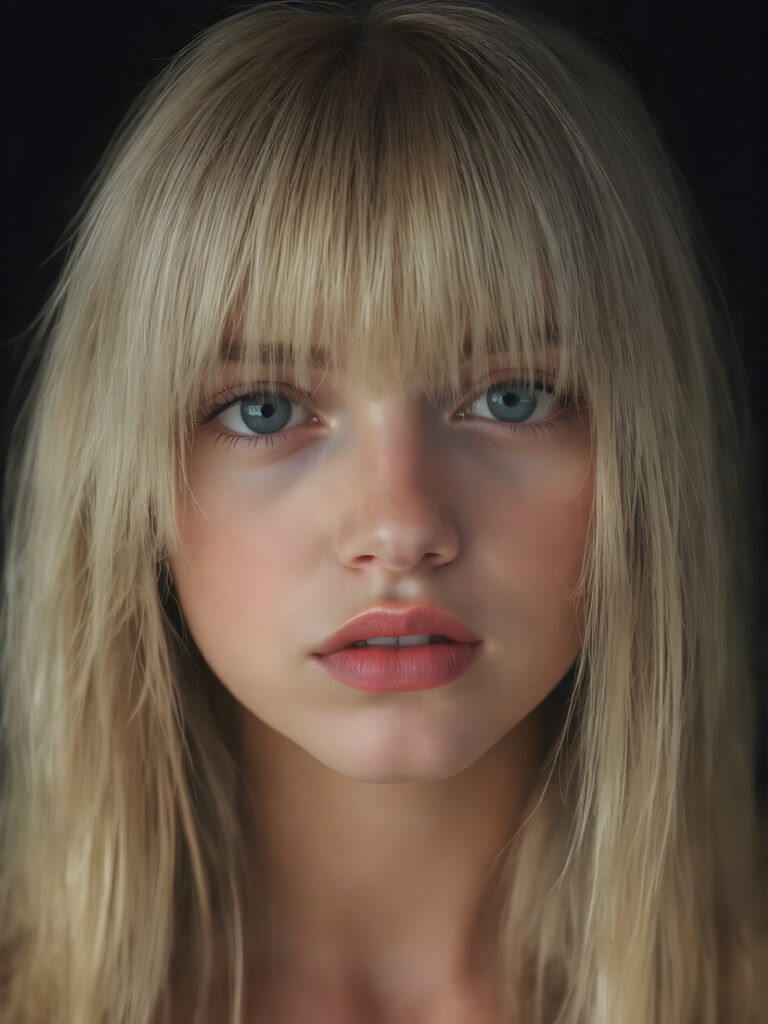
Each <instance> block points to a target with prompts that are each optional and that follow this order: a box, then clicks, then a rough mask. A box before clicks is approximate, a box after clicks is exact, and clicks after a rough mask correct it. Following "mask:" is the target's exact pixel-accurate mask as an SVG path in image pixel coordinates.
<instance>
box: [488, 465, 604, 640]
mask: <svg viewBox="0 0 768 1024" xmlns="http://www.w3.org/2000/svg"><path fill="white" fill-rule="evenodd" d="M566 454H568V455H569V457H567V458H566V457H562V458H558V459H556V460H554V459H553V460H552V461H551V462H549V463H548V462H547V460H541V461H540V462H539V463H537V464H535V465H534V464H532V466H531V468H530V471H528V472H522V473H520V474H519V475H517V476H516V478H515V480H514V482H513V483H510V484H509V485H508V487H507V493H505V494H501V495H500V499H501V500H499V501H497V502H496V503H495V505H494V508H495V511H494V512H493V521H492V523H491V524H490V528H489V535H492V536H495V537H497V538H498V544H497V545H493V551H492V552H491V551H489V555H493V557H492V558H488V559H487V560H486V569H487V571H489V572H491V573H493V572H494V570H495V575H497V576H499V575H500V576H501V577H503V578H504V580H506V583H505V585H502V583H501V581H499V586H500V588H501V592H506V593H508V594H509V597H510V602H511V603H512V604H513V605H514V608H510V609H509V610H510V613H511V614H513V615H514V617H517V618H520V619H521V620H526V619H527V624H528V627H529V628H530V629H536V630H553V629H555V628H557V627H559V626H562V625H563V624H565V625H566V626H568V624H570V622H571V620H572V619H573V616H574V614H576V615H577V617H578V618H579V620H580V619H581V607H580V604H579V605H577V602H576V599H575V598H574V595H573V591H574V589H575V587H576V585H577V583H578V581H579V578H580V574H581V570H582V565H583V561H584V557H585V553H586V551H587V549H588V545H589V532H590V514H591V509H592V495H593V486H594V480H593V472H592V464H591V460H590V459H589V457H588V452H587V451H583V452H571V453H566ZM553 635H554V634H553ZM560 635H562V632H560Z"/></svg>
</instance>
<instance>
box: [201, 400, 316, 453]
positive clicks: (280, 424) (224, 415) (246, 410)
mask: <svg viewBox="0 0 768 1024" xmlns="http://www.w3.org/2000/svg"><path fill="white" fill-rule="evenodd" d="M294 408H298V409H300V410H302V411H303V412H304V413H306V416H307V420H308V419H311V418H312V417H311V414H310V412H309V410H308V408H307V406H306V405H305V404H304V402H302V401H300V400H298V399H297V398H292V397H290V396H289V394H288V392H287V391H277V390H274V391H271V390H263V391H259V390H257V389H249V390H248V391H241V392H239V393H237V392H236V393H232V394H229V395H227V396H225V400H224V401H222V402H220V403H219V404H218V405H216V407H215V408H214V409H212V410H211V411H210V412H209V413H208V414H207V415H205V417H204V418H203V420H202V422H203V423H210V422H211V421H212V420H216V419H218V420H219V422H220V423H221V424H222V426H224V427H226V429H227V430H228V431H230V432H231V433H229V434H223V433H219V434H218V435H217V437H216V440H217V441H219V440H221V441H223V442H224V443H225V444H227V445H228V446H232V445H237V444H238V443H239V442H240V441H245V442H246V443H247V444H250V445H251V446H252V447H256V446H258V445H259V444H263V445H266V447H268V448H271V447H273V446H274V444H275V440H276V439H277V440H278V443H283V441H284V440H285V437H284V434H285V432H286V431H287V428H288V427H289V426H291V427H295V426H301V425H303V424H302V423H292V422H291V420H292V417H293V410H294ZM307 420H304V421H303V422H307ZM243 430H246V431H250V433H251V435H252V436H248V435H247V434H244V433H242V431H243Z"/></svg>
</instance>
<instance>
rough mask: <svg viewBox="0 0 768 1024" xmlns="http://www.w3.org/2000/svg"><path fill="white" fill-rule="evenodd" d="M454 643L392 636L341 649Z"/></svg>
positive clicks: (440, 638)
mask: <svg viewBox="0 0 768 1024" xmlns="http://www.w3.org/2000/svg"><path fill="white" fill-rule="evenodd" d="M455 642H456V641H455V640H451V639H450V637H447V636H438V635H431V636H430V635H424V636H393V637H382V638H381V639H375V638H372V639H370V640H355V641H354V643H351V644H349V645H348V646H347V647H342V650H344V651H350V650H353V649H354V648H360V647H395V648H399V647H424V646H426V645H427V644H452V643H455Z"/></svg>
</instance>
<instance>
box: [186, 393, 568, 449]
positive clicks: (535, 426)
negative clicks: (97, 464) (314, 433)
mask: <svg viewBox="0 0 768 1024" xmlns="http://www.w3.org/2000/svg"><path fill="white" fill-rule="evenodd" d="M504 384H506V385H508V386H510V385H511V386H512V387H526V386H527V385H526V384H525V383H524V382H523V381H518V380H514V379H509V380H508V379H507V378H505V377H501V378H498V379H493V378H489V379H487V380H486V381H485V382H484V383H483V384H482V386H480V387H478V389H477V390H476V391H475V392H473V393H472V394H471V395H470V397H469V399H468V400H467V401H466V402H465V403H464V404H463V405H462V407H461V408H460V409H459V410H457V415H459V416H461V419H462V421H463V419H464V417H465V416H471V414H470V412H469V410H470V409H471V407H472V406H473V405H474V404H475V402H476V401H477V400H478V399H479V398H481V397H482V396H483V394H484V393H485V392H486V391H488V390H489V389H491V388H493V387H494V386H496V387H498V386H501V385H504ZM534 390H542V391H546V393H547V394H550V395H551V394H552V392H553V388H552V387H551V386H549V385H548V384H547V382H546V381H545V380H542V379H539V380H535V381H534ZM264 393H266V392H262V391H260V390H259V384H255V385H254V384H251V385H249V386H248V387H245V388H232V389H230V390H229V391H226V392H225V393H224V394H223V395H222V396H221V398H220V400H219V401H217V403H216V404H215V405H214V406H213V407H209V408H208V409H207V410H206V411H204V412H203V413H202V415H201V417H200V421H199V422H200V423H201V424H207V423H210V422H211V421H212V420H214V419H215V418H216V417H217V416H218V415H219V414H220V413H222V412H224V410H225V409H229V408H231V407H232V406H233V405H235V404H236V403H237V402H239V401H242V399H244V398H249V397H255V396H256V395H261V394H264ZM270 393H272V394H278V395H283V396H284V397H286V398H288V399H290V400H291V401H292V402H293V403H295V404H296V405H298V406H300V407H301V408H302V409H303V410H304V411H305V412H307V413H309V414H310V416H312V417H313V418H315V419H316V418H317V417H315V416H314V413H312V410H311V409H310V408H309V406H308V405H307V403H306V402H305V401H304V400H303V399H302V398H299V397H298V393H297V392H294V391H293V389H292V388H290V387H289V386H288V385H286V384H279V385H278V386H277V387H276V388H275V390H274V391H272V392H270ZM578 403H579V396H577V395H574V394H573V393H571V392H566V393H565V394H564V395H563V397H562V398H561V400H560V411H559V413H557V414H556V415H557V418H556V419H555V420H550V421H549V422H547V421H545V422H543V423H528V424H525V423H517V424H515V423H503V422H502V421H501V420H485V419H484V418H483V419H482V422H488V423H491V424H493V425H494V426H496V427H500V428H502V429H504V428H507V429H509V430H511V431H513V432H514V433H526V434H545V433H548V434H554V433H556V432H557V431H558V430H559V429H560V428H561V426H562V420H563V419H564V418H565V415H567V413H568V412H573V411H575V410H576V409H577V408H580V407H581V406H580V405H579V404H578ZM564 414H565V415H564ZM477 418H478V419H480V417H477ZM301 425H302V426H308V425H309V424H301ZM291 429H293V428H291V427H284V428H283V429H282V430H278V431H276V432H275V433H274V434H264V435H261V436H259V435H254V436H252V437H249V436H248V435H247V434H242V435H239V436H238V435H237V434H225V433H223V432H222V431H218V430H217V431H216V437H215V439H214V443H215V444H218V443H219V442H221V443H222V444H225V445H226V446H227V448H228V449H230V448H234V447H237V445H239V444H240V443H242V442H244V443H245V444H246V445H248V446H249V447H250V448H258V447H260V446H264V447H265V448H273V447H274V445H275V441H276V440H278V439H279V440H278V444H284V443H285V437H284V435H285V434H287V433H288V432H289V431H290V430H291Z"/></svg>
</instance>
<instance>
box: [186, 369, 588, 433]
mask: <svg viewBox="0 0 768 1024" xmlns="http://www.w3.org/2000/svg"><path fill="white" fill-rule="evenodd" d="M483 403H485V406H486V408H487V409H488V410H490V414H491V415H490V416H485V415H483V412H482V406H483ZM573 408H575V400H574V399H572V398H571V396H569V395H567V396H566V397H565V399H561V400H560V402H559V403H558V402H557V401H556V400H555V398H554V395H553V389H552V387H551V386H550V385H548V384H546V383H545V382H543V381H536V382H535V383H534V385H533V387H530V386H529V385H527V384H524V383H522V382H521V381H518V380H501V381H498V382H497V383H491V384H490V385H489V384H488V382H487V381H486V382H485V384H484V389H483V391H481V392H480V393H479V394H478V395H477V397H475V398H473V399H472V401H471V402H470V403H469V404H465V405H464V406H463V407H462V408H461V409H460V410H459V412H458V414H457V415H458V418H459V420H462V421H463V420H465V419H466V418H467V417H468V416H469V417H470V418H471V419H472V420H475V421H477V422H484V423H487V424H488V425H489V427H490V428H492V429H494V430H495V429H497V428H498V429H501V430H507V431H514V432H516V433H529V434H530V433H536V432H541V433H543V432H545V431H549V432H552V431H555V430H557V429H559V425H560V421H561V420H562V419H563V418H564V417H563V415H557V410H558V409H559V410H560V413H563V412H564V411H565V410H569V409H573ZM294 409H299V410H301V412H303V413H304V419H301V420H300V421H299V422H292V418H293V412H294ZM553 410H555V416H554V417H553V416H552V413H553ZM300 415H301V413H300ZM212 420H218V421H219V422H220V423H221V425H222V426H223V427H224V428H225V429H226V431H227V433H224V432H221V431H219V432H217V436H216V442H217V443H218V442H221V443H224V444H226V445H227V446H228V447H232V446H236V445H238V444H239V443H241V442H244V443H245V444H247V445H250V446H251V447H252V448H256V447H259V446H263V447H267V448H273V447H275V446H276V445H277V446H280V445H282V444H285V443H286V442H287V441H288V440H289V437H288V436H287V435H289V434H290V428H292V427H301V426H304V425H305V424H307V423H309V422H318V420H317V417H316V416H314V415H313V414H312V413H311V412H310V411H309V408H308V406H307V404H305V401H304V399H303V396H302V397H299V394H298V392H294V391H293V389H292V388H290V387H289V386H287V385H283V384H281V385H280V390H278V389H270V388H265V389H262V390H259V388H258V385H255V386H251V387H250V388H249V389H248V390H243V389H241V390H237V389H234V390H233V391H230V392H228V393H227V394H226V395H224V396H223V397H222V401H220V402H219V404H217V405H216V406H215V408H213V409H211V410H210V411H209V412H208V413H207V414H206V415H204V417H203V419H202V420H201V422H202V423H210V422H211V421H212ZM542 420H546V422H540V421H542ZM244 431H245V432H244Z"/></svg>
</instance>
